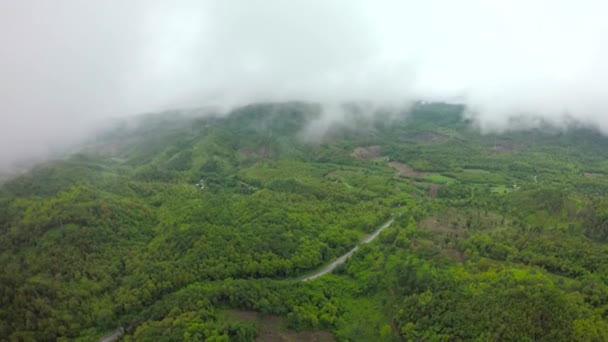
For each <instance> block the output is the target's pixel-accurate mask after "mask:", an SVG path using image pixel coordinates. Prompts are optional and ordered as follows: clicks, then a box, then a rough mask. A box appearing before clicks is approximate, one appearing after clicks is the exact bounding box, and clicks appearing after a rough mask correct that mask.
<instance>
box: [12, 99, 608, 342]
mask: <svg viewBox="0 0 608 342" xmlns="http://www.w3.org/2000/svg"><path fill="white" fill-rule="evenodd" d="M347 109H348V110H347V111H346V112H347V113H350V114H348V115H350V117H349V118H350V119H349V120H348V121H349V122H350V124H349V125H339V126H338V127H334V128H333V129H331V130H329V131H328V132H327V134H326V135H325V136H323V137H322V139H321V140H319V141H311V140H310V139H308V138H307V137H306V136H305V135H306V130H307V127H309V126H308V125H309V124H310V123H311V122H314V121H315V120H318V119H319V117H320V115H321V112H320V108H319V106H316V105H311V104H305V103H287V104H263V105H252V106H247V107H243V108H240V109H238V110H236V111H235V112H234V113H233V114H232V115H230V116H227V117H207V118H197V117H192V116H180V115H178V114H177V113H166V114H156V115H148V116H144V117H142V118H141V122H140V123H139V124H138V125H135V126H133V127H131V126H129V127H124V128H123V129H117V130H114V131H112V132H109V133H108V135H107V136H105V137H103V138H100V139H99V140H98V141H97V142H95V143H92V144H90V145H88V146H86V147H83V149H82V151H81V152H80V153H78V154H76V155H74V156H72V157H70V158H68V159H66V160H58V161H54V162H48V163H45V164H42V165H39V166H37V167H36V168H34V169H33V170H31V171H30V172H28V173H27V174H24V175H22V176H19V177H17V178H15V179H12V180H10V181H8V182H6V183H5V184H3V185H2V190H1V192H0V247H1V248H0V265H2V267H0V284H1V286H0V291H1V292H0V336H3V337H6V338H7V339H9V340H15V341H20V340H40V341H44V340H49V341H52V340H72V339H74V340H83V341H85V340H91V339H94V338H99V337H100V336H103V335H104V334H106V333H108V332H110V331H113V330H114V329H116V328H118V327H124V328H125V331H126V335H125V336H124V337H123V339H124V340H127V341H130V340H157V341H173V340H188V341H202V340H215V341H224V340H240V341H249V340H253V339H255V338H256V336H258V335H259V334H260V327H259V322H257V321H251V320H246V319H243V318H239V316H238V315H234V314H232V313H233V311H234V310H253V311H256V312H259V313H262V314H264V315H268V316H280V317H283V319H284V320H285V321H286V324H287V327H288V328H289V329H293V330H320V329H321V330H328V331H331V332H332V333H333V334H334V335H335V336H336V337H337V338H339V339H343V340H368V341H370V340H387V341H391V340H496V341H499V340H526V339H527V340H546V341H556V340H568V341H572V340H580V341H592V340H597V341H602V340H606V339H608V336H607V335H606V334H607V332H608V321H607V320H606V319H605V316H606V309H608V286H607V285H606V281H607V280H608V269H607V266H606V265H605V260H606V258H607V257H608V246H607V245H606V242H608V241H607V240H608V201H607V199H606V194H607V193H608V162H606V160H608V159H607V157H608V156H607V155H606V154H607V153H608V152H607V151H608V148H607V147H608V141H607V140H606V138H604V137H602V136H601V135H599V134H597V133H594V132H592V131H587V130H584V129H580V128H573V129H571V130H565V131H564V130H558V129H555V128H551V127H545V128H542V129H540V128H539V129H532V130H528V131H525V132H509V133H505V134H500V135H482V134H480V133H479V132H478V131H477V130H476V129H475V128H474V127H473V126H471V125H470V122H469V121H468V120H466V119H465V118H463V116H462V110H463V108H462V107H460V106H453V105H446V104H418V105H415V106H414V107H413V108H411V109H410V110H409V111H407V112H405V111H404V112H403V113H397V114H395V113H392V114H391V115H388V114H387V115H382V113H381V115H375V116H370V115H363V114H362V113H361V112H360V111H357V110H356V109H357V108H356V106H351V107H349V108H347ZM391 217H394V218H395V219H396V220H395V223H394V224H393V225H392V226H391V227H389V228H388V229H386V230H385V231H384V232H383V233H382V234H381V235H380V237H379V238H378V239H377V240H375V241H374V242H373V243H370V244H366V245H363V246H362V247H361V248H360V249H359V250H358V251H357V252H356V253H355V254H354V255H353V257H352V258H351V259H349V260H348V261H347V262H346V264H344V265H342V266H340V267H338V269H336V271H335V272H334V273H333V274H329V275H326V276H323V277H321V278H318V279H316V280H313V281H308V282H300V281H298V278H299V277H301V276H304V275H306V274H309V273H311V272H312V271H313V270H315V269H318V268H319V267H321V266H322V265H324V264H326V263H329V262H331V261H332V260H333V259H335V258H337V257H339V256H340V255H342V254H343V253H345V252H347V251H348V250H350V249H351V248H352V247H354V246H355V245H357V244H358V242H359V241H360V240H361V239H362V238H364V237H365V235H366V234H369V233H371V232H372V231H374V230H375V229H376V228H377V227H378V226H379V225H381V224H382V223H384V222H386V220H388V219H389V218H391ZM277 329H280V327H277Z"/></svg>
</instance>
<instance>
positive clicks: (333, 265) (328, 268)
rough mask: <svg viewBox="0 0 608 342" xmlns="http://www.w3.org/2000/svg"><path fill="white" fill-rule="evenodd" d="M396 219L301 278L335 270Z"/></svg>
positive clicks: (310, 277) (304, 279)
mask: <svg viewBox="0 0 608 342" xmlns="http://www.w3.org/2000/svg"><path fill="white" fill-rule="evenodd" d="M394 221H395V219H390V220H388V221H387V222H386V223H385V224H383V225H382V226H380V228H378V229H376V231H374V232H373V233H372V234H371V235H370V236H368V237H366V238H365V239H363V241H362V242H361V243H360V244H358V245H356V246H355V247H353V249H351V250H350V251H348V252H346V253H345V254H343V255H342V256H340V257H339V258H338V259H336V260H334V261H333V262H332V263H331V264H329V265H327V266H325V267H323V268H322V269H320V270H318V271H317V272H315V273H313V274H311V275H309V276H306V277H304V278H302V279H300V280H301V281H309V280H313V279H316V278H319V277H321V276H324V275H326V274H327V273H330V272H331V271H333V270H334V269H335V268H336V267H338V266H339V265H342V264H343V263H345V262H346V260H348V258H350V257H351V256H352V255H353V253H355V252H356V251H357V250H358V249H359V248H360V247H361V245H362V244H365V243H370V242H372V241H374V239H375V238H377V237H378V235H380V233H381V232H382V231H383V230H385V229H386V228H388V227H390V225H391V224H393V222H394Z"/></svg>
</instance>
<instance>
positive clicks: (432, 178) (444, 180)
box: [423, 175, 455, 184]
mask: <svg viewBox="0 0 608 342" xmlns="http://www.w3.org/2000/svg"><path fill="white" fill-rule="evenodd" d="M423 180H424V181H425V182H429V183H433V184H450V183H453V182H455V179H454V178H450V177H447V176H443V175H428V176H426V177H424V178H423Z"/></svg>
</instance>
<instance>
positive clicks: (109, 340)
mask: <svg viewBox="0 0 608 342" xmlns="http://www.w3.org/2000/svg"><path fill="white" fill-rule="evenodd" d="M393 222H395V219H394V218H392V219H390V220H388V221H387V222H386V223H385V224H383V225H382V226H380V228H378V229H376V231H374V232H373V233H372V234H370V235H369V236H367V237H366V238H365V239H363V241H361V243H360V244H358V245H356V246H355V247H353V249H351V250H350V251H348V252H346V253H345V254H343V255H342V256H340V257H339V258H338V259H336V260H334V261H333V262H332V263H331V264H329V265H327V266H325V267H323V268H322V269H320V270H318V271H317V272H315V273H313V274H311V275H309V276H306V277H304V278H302V279H300V281H309V280H313V279H316V278H319V277H321V276H323V275H326V274H327V273H330V272H331V271H333V270H334V269H335V268H336V267H338V266H339V265H342V264H343V263H344V262H345V261H346V260H347V259H348V258H350V257H351V256H352V255H353V253H355V252H356V251H357V250H358V249H359V247H361V245H362V244H365V243H370V242H372V241H374V239H376V238H377V237H378V235H380V233H381V232H382V231H383V230H385V229H386V228H388V227H390V225H391V224H393ZM123 334H124V329H123V328H118V329H116V330H114V331H112V332H111V333H110V334H108V335H106V336H104V337H102V338H101V339H100V340H99V342H113V341H116V340H118V339H119V338H121V337H122V335H123Z"/></svg>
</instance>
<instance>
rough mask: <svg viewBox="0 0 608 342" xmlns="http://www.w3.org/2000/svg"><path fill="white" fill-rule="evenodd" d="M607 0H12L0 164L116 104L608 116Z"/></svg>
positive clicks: (6, 9) (6, 16)
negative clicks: (448, 105)
mask: <svg viewBox="0 0 608 342" xmlns="http://www.w3.org/2000/svg"><path fill="white" fill-rule="evenodd" d="M605 12H606V5H605V4H604V3H603V2H601V1H596V0H583V1H582V2H581V1H568V0H566V1H549V0H538V1H535V2H534V3H530V2H529V1H523V0H513V1H479V0H463V1H459V2H458V3H454V2H453V1H447V0H431V1H425V2H424V3H421V2H413V1H405V2H404V1H393V0H386V1H381V2H378V1H359V0H357V1H354V2H353V1H342V0H337V1H303V0H294V1H290V2H289V3H286V2H284V1H281V0H265V1H255V0H254V1H244V2H243V1H239V0H229V1H222V2H220V3H218V2H217V1H192V0H177V1H172V2H171V4H167V3H166V2H165V1H159V0H145V1H144V0H133V1H129V3H125V2H124V1H120V0H108V1H103V2H99V3H94V4H91V3H82V2H80V1H74V0H61V1H59V2H58V3H53V4H52V5H51V4H47V3H44V2H41V1H37V0H22V1H10V0H9V1H4V2H2V3H1V4H0V23H2V26H1V29H0V41H2V42H4V44H0V74H2V75H3V77H2V82H0V121H1V123H2V124H1V125H0V169H5V168H7V167H9V166H12V164H14V163H15V162H19V161H21V160H23V159H25V160H26V161H30V160H38V161H39V160H41V159H44V158H45V157H47V156H49V155H50V156H51V157H52V156H53V155H54V154H55V152H56V151H57V150H60V151H63V150H65V149H66V148H70V147H71V146H73V145H74V144H76V143H80V142H81V141H82V140H83V139H86V138H88V137H90V136H91V135H93V134H94V133H95V132H97V130H98V126H99V122H105V120H107V119H108V118H116V117H118V118H124V117H127V116H131V115H134V114H137V113H146V112H160V111H164V110H172V109H176V108H197V107H204V106H219V107H221V108H223V109H224V111H225V112H229V111H230V110H231V109H233V108H235V107H238V106H243V105H246V104H249V103H256V102H268V101H279V102H282V101H292V100H299V101H310V102H317V103H321V104H322V105H324V106H326V107H328V108H329V110H328V115H332V113H333V111H332V110H331V108H332V107H333V108H335V107H339V105H340V104H341V103H343V102H351V101H368V102H372V103H374V104H375V105H378V106H386V105H391V106H402V105H404V104H409V103H411V102H412V101H417V100H431V101H455V100H457V101H458V102H461V103H464V104H466V106H467V108H468V110H469V112H470V113H471V114H472V115H473V116H474V118H475V121H476V122H477V123H478V124H479V126H480V127H482V128H483V129H484V131H490V132H492V131H502V130H505V129H508V128H510V125H509V123H510V120H511V118H512V117H525V118H528V119H530V117H536V116H539V117H541V118H543V119H544V120H545V121H549V122H551V123H552V124H555V125H563V124H564V123H567V122H568V121H571V119H575V120H577V121H580V122H583V123H584V124H585V125H591V126H593V127H595V128H597V129H599V130H600V131H603V132H608V122H607V121H606V118H607V116H606V112H607V110H608V106H607V105H606V101H605V89H606V88H607V87H608V69H607V68H606V66H605V63H604V61H605V60H606V59H607V57H608V56H607V52H608V44H607V42H608V39H607V38H606V37H608V34H607V33H608V24H607V23H606V20H605V18H604V16H603V15H602V13H605ZM336 120H339V117H337V118H336ZM527 121H528V122H531V123H534V120H527ZM66 146H67V147H66Z"/></svg>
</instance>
